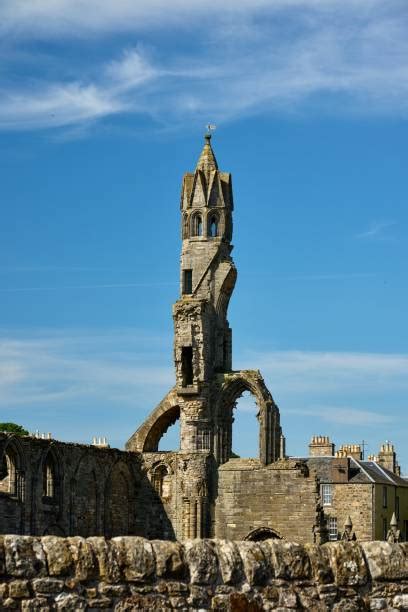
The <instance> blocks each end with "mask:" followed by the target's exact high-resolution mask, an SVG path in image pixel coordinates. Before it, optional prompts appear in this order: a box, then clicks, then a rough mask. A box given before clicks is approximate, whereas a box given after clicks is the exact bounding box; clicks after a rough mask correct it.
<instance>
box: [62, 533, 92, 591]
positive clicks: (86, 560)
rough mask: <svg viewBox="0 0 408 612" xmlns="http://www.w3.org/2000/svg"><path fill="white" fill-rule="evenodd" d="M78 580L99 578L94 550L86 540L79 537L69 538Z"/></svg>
mask: <svg viewBox="0 0 408 612" xmlns="http://www.w3.org/2000/svg"><path fill="white" fill-rule="evenodd" d="M67 542H68V546H69V549H70V551H71V555H72V559H73V562H74V567H75V577H76V578H77V579H78V580H90V579H91V578H96V577H97V576H98V571H97V566H96V563H95V559H94V555H93V551H92V548H91V546H90V544H89V542H88V541H87V540H86V539H85V538H81V537H79V536H75V537H71V538H67Z"/></svg>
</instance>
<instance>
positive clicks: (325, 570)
mask: <svg viewBox="0 0 408 612" xmlns="http://www.w3.org/2000/svg"><path fill="white" fill-rule="evenodd" d="M305 550H306V552H307V553H308V556H309V559H310V564H311V568H312V573H313V576H314V579H315V580H316V582H317V583H318V584H321V585H322V584H323V585H325V584H331V583H333V582H334V574H333V570H332V568H331V565H330V551H329V550H328V548H325V547H324V546H320V545H318V544H305Z"/></svg>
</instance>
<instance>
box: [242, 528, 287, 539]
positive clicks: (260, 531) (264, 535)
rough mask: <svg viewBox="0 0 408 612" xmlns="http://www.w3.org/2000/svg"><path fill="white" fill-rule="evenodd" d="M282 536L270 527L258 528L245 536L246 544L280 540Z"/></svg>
mask: <svg viewBox="0 0 408 612" xmlns="http://www.w3.org/2000/svg"><path fill="white" fill-rule="evenodd" d="M281 539H282V536H281V535H280V533H279V532H278V531H276V530H275V529H271V528H270V527H258V528H257V529H253V530H252V531H250V532H249V533H248V535H246V536H245V538H244V540H247V541H248V542H263V541H264V540H281Z"/></svg>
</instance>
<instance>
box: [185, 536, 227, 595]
mask: <svg viewBox="0 0 408 612" xmlns="http://www.w3.org/2000/svg"><path fill="white" fill-rule="evenodd" d="M184 550H185V559H186V563H187V565H188V569H189V574H190V582H191V583H192V584H214V583H215V582H217V580H218V576H219V566H218V558H217V554H216V548H215V543H214V542H212V541H211V540H192V541H187V542H184Z"/></svg>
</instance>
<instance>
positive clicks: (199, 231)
mask: <svg viewBox="0 0 408 612" xmlns="http://www.w3.org/2000/svg"><path fill="white" fill-rule="evenodd" d="M193 229H194V236H202V235H203V219H202V217H201V215H196V216H195V217H194V228H193Z"/></svg>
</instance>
